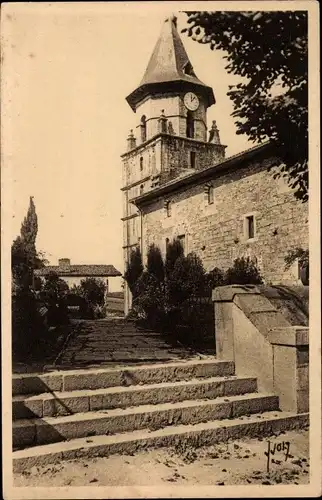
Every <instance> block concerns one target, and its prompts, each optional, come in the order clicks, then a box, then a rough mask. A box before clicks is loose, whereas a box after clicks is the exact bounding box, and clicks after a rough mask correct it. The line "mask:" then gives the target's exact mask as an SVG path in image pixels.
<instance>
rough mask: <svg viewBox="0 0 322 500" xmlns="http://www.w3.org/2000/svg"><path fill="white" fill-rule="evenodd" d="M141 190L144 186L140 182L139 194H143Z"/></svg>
mask: <svg viewBox="0 0 322 500" xmlns="http://www.w3.org/2000/svg"><path fill="white" fill-rule="evenodd" d="M143 191H144V186H143V184H141V186H140V194H143Z"/></svg>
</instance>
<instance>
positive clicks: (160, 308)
mask: <svg viewBox="0 0 322 500" xmlns="http://www.w3.org/2000/svg"><path fill="white" fill-rule="evenodd" d="M132 309H133V313H134V314H135V315H136V316H137V317H138V318H140V319H145V320H146V321H147V322H148V324H149V325H151V326H159V325H160V324H162V323H163V321H164V317H165V300H164V289H163V286H162V283H160V281H158V280H157V278H156V277H155V276H154V275H153V274H151V273H149V272H148V271H144V272H143V273H142V274H141V276H140V278H139V279H138V281H137V285H136V296H135V298H134V299H133V303H132Z"/></svg>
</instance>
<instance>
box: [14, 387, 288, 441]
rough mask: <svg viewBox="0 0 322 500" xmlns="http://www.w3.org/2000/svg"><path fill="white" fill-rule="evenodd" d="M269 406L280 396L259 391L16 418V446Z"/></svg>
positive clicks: (199, 419)
mask: <svg viewBox="0 0 322 500" xmlns="http://www.w3.org/2000/svg"><path fill="white" fill-rule="evenodd" d="M269 410H278V397H277V396H274V395H270V394H257V393H255V394H247V395H246V396H230V397H222V398H217V399H215V400H204V401H182V402H176V403H164V404H160V405H157V406H155V405H142V406H137V407H135V408H125V409H119V408H118V409H115V410H106V411H98V412H88V413H77V414H74V415H68V416H64V417H48V418H43V419H21V420H17V421H15V422H13V446H14V447H17V448H22V447H26V446H35V445H41V444H48V443H55V442H58V441H64V440H67V439H76V438H82V437H87V436H93V435H106V434H116V433H119V432H129V431H134V430H138V429H144V428H149V429H152V430H156V429H160V428H161V427H165V426H168V425H178V424H197V423H201V422H206V421H208V420H216V419H223V418H226V419H228V418H236V417H239V416H241V415H245V414H252V413H259V412H264V411H269Z"/></svg>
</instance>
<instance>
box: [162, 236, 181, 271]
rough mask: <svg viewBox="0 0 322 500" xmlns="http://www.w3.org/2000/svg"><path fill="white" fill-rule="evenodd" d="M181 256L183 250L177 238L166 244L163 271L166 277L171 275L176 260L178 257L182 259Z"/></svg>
mask: <svg viewBox="0 0 322 500" xmlns="http://www.w3.org/2000/svg"><path fill="white" fill-rule="evenodd" d="M183 255H184V250H183V246H182V244H181V242H180V240H178V238H174V239H173V240H172V241H171V242H169V243H168V246H167V250H166V257H165V271H166V276H167V277H169V276H170V275H171V273H172V271H173V269H174V266H175V263H176V261H177V259H179V257H183Z"/></svg>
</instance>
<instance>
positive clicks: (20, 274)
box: [11, 196, 46, 290]
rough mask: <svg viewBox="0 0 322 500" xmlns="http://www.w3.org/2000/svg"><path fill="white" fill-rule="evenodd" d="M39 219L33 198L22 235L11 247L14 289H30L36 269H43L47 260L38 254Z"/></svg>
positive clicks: (23, 225)
mask: <svg viewBox="0 0 322 500" xmlns="http://www.w3.org/2000/svg"><path fill="white" fill-rule="evenodd" d="M37 233H38V219H37V214H36V208H35V204H34V200H33V197H32V196H31V197H30V201H29V208H28V212H27V215H26V217H25V218H24V220H23V222H22V224H21V229H20V235H19V236H18V237H17V238H16V239H15V240H14V242H13V243H12V246H11V268H12V276H13V286H14V289H15V290H17V289H25V290H26V289H28V288H30V287H31V286H32V283H33V274H34V270H35V269H39V268H40V267H43V266H44V264H45V262H46V260H45V259H44V256H43V254H42V253H37V250H36V238H37Z"/></svg>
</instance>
